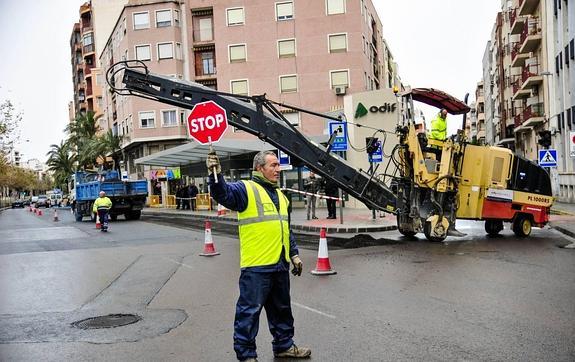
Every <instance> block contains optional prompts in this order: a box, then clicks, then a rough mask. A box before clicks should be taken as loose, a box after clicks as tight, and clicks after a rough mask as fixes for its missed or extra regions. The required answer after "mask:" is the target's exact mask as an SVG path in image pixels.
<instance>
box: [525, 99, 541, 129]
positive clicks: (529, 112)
mask: <svg viewBox="0 0 575 362" xmlns="http://www.w3.org/2000/svg"><path fill="white" fill-rule="evenodd" d="M544 121H545V107H544V106H543V103H537V104H531V105H529V106H527V107H526V108H525V109H524V110H523V124H522V126H523V127H535V126H537V125H539V124H541V123H543V122H544Z"/></svg>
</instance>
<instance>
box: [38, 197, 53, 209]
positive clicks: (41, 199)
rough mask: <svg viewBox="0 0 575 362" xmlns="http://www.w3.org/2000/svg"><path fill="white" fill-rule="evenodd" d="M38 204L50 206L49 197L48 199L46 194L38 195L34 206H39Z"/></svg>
mask: <svg viewBox="0 0 575 362" xmlns="http://www.w3.org/2000/svg"><path fill="white" fill-rule="evenodd" d="M40 206H44V207H50V199H48V196H46V195H40V196H38V201H37V202H36V207H40Z"/></svg>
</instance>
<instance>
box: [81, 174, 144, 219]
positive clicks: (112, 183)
mask: <svg viewBox="0 0 575 362" xmlns="http://www.w3.org/2000/svg"><path fill="white" fill-rule="evenodd" d="M73 176H74V177H73V182H72V185H71V191H70V194H71V199H72V200H71V201H72V208H73V210H74V215H75V217H76V221H82V219H83V218H84V216H90V217H92V218H93V217H94V216H93V214H92V206H93V204H94V201H95V200H96V199H97V198H98V196H99V193H100V191H104V192H106V196H108V197H109V198H110V200H112V208H111V209H110V214H109V215H110V219H111V220H112V221H114V220H116V219H117V218H118V215H124V216H125V218H126V220H138V219H139V218H140V216H141V214H142V209H143V208H144V205H145V204H146V197H148V181H147V180H137V181H123V180H120V178H119V176H118V172H117V171H106V172H103V173H95V172H85V171H79V172H76V173H75V174H74V175H73Z"/></svg>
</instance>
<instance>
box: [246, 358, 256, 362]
mask: <svg viewBox="0 0 575 362" xmlns="http://www.w3.org/2000/svg"><path fill="white" fill-rule="evenodd" d="M242 362H258V360H257V358H248V359H244V360H242Z"/></svg>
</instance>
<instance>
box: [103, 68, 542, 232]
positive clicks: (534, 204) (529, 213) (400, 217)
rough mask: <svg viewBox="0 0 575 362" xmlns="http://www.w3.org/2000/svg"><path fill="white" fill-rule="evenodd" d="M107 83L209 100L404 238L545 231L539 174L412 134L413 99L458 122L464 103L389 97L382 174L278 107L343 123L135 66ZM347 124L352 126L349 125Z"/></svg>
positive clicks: (152, 95) (180, 100)
mask: <svg viewBox="0 0 575 362" xmlns="http://www.w3.org/2000/svg"><path fill="white" fill-rule="evenodd" d="M106 78H107V82H108V84H109V86H110V88H111V90H112V91H113V92H115V93H117V94H119V95H133V96H138V97H143V98H147V99H152V100H156V101H159V102H162V103H167V104H171V105H174V106H177V107H181V108H186V109H192V108H193V107H194V105H196V104H197V103H200V102H206V101H214V102H216V103H217V104H218V105H220V106H221V107H223V108H224V109H225V110H226V113H227V117H228V122H229V123H230V124H231V125H232V126H234V127H236V128H238V129H241V130H243V131H246V132H248V133H251V134H253V135H255V136H257V137H258V138H260V139H262V140H263V141H265V142H268V143H269V144H271V145H273V146H275V147H277V148H279V149H280V150H282V151H284V152H286V153H287V154H288V155H290V156H291V158H292V160H296V161H297V162H299V163H301V164H304V165H306V166H307V167H308V168H309V169H310V170H312V171H314V172H315V173H316V174H319V175H321V176H322V177H324V178H325V179H330V180H332V181H334V182H335V183H336V184H337V185H338V186H339V187H340V188H341V189H342V190H343V191H344V192H346V193H347V194H349V195H350V196H352V197H354V198H356V199H358V200H360V201H361V202H363V203H364V204H365V205H366V206H367V207H368V208H370V209H372V210H381V211H385V212H388V213H393V214H395V215H396V216H397V226H398V229H399V231H400V232H401V233H402V234H403V235H406V236H414V235H416V234H418V233H424V234H425V236H426V238H427V239H429V240H431V241H442V240H444V239H445V238H446V237H447V236H448V235H453V236H463V235H464V234H462V233H459V232H458V231H457V230H456V229H455V222H456V220H457V219H468V220H483V221H484V222H485V231H486V232H487V234H489V235H495V234H498V233H499V232H500V231H501V230H503V223H504V222H509V223H511V228H512V230H513V232H514V233H515V234H516V235H518V236H528V235H529V234H530V233H531V227H532V226H537V227H543V226H544V225H545V224H546V223H547V222H548V221H549V211H550V207H551V204H552V203H553V197H552V193H551V181H550V178H549V174H548V172H547V171H546V170H545V169H544V168H542V167H540V166H539V165H537V164H535V163H533V162H531V161H529V160H527V159H525V158H523V157H520V156H517V155H514V154H513V153H512V152H511V151H510V150H509V149H506V148H501V147H493V146H478V145H473V144H471V143H469V142H468V141H467V140H466V137H465V135H464V133H463V131H459V132H458V133H457V134H456V135H454V136H451V137H449V138H448V139H447V140H445V141H437V140H433V139H428V138H427V136H426V135H425V134H424V133H418V131H417V130H416V127H415V121H414V116H413V115H414V113H415V112H414V102H422V103H425V104H428V105H431V106H434V107H437V108H440V109H441V108H444V109H446V110H447V111H448V112H449V113H450V114H456V115H457V114H461V115H464V117H465V114H466V113H467V112H469V110H470V109H469V107H468V106H467V105H466V104H465V103H463V102H461V101H459V100H457V99H456V98H454V97H452V96H450V95H448V94H446V93H444V92H441V91H439V90H436V89H426V88H415V89H410V90H407V91H405V92H402V93H401V94H399V93H398V94H397V100H398V105H397V108H398V109H400V117H398V124H397V128H396V136H397V140H398V142H397V144H396V145H395V147H394V148H393V152H392V154H391V155H390V157H389V159H388V163H389V164H388V166H390V167H387V168H386V169H387V170H391V169H393V170H394V171H393V172H392V173H391V174H386V175H382V174H377V173H376V170H375V171H372V172H366V171H364V170H361V169H359V170H358V169H356V168H355V167H353V166H351V165H349V164H348V163H347V162H346V161H345V160H344V159H342V158H341V157H339V156H337V155H335V154H334V153H333V152H330V150H331V147H332V142H333V140H334V138H335V136H336V135H335V133H334V135H332V137H331V138H330V141H329V142H328V143H327V145H325V146H323V145H319V144H316V143H315V142H312V141H311V140H310V139H309V138H308V137H307V136H306V135H304V134H302V133H301V132H300V130H299V129H298V128H297V127H295V126H293V125H292V124H291V123H290V122H289V121H288V120H287V119H286V118H285V117H284V116H283V114H282V112H280V111H279V110H278V108H277V106H281V107H282V108H284V109H285V108H291V109H294V110H296V111H298V112H304V113H308V114H312V115H315V116H318V117H321V118H323V119H333V120H334V121H341V119H340V118H334V117H330V116H327V115H325V114H320V113H316V112H312V111H308V110H305V109H302V108H298V107H294V106H289V105H286V104H281V103H277V102H274V101H272V100H269V99H267V98H266V96H265V94H264V95H255V96H244V95H235V94H229V93H224V92H219V91H216V90H213V89H211V88H208V87H205V86H202V85H200V84H198V83H193V82H188V81H182V80H178V79H175V78H170V77H167V76H162V75H157V74H152V73H150V72H149V71H148V69H147V67H146V66H145V64H144V63H142V62H139V61H124V62H119V63H116V64H115V65H113V66H112V67H111V68H110V69H109V70H108V72H107V74H106ZM116 85H118V86H116ZM352 126H357V125H354V124H352V123H349V127H352ZM388 138H390V137H388ZM384 139H385V138H384Z"/></svg>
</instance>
